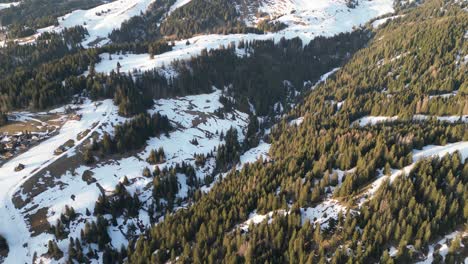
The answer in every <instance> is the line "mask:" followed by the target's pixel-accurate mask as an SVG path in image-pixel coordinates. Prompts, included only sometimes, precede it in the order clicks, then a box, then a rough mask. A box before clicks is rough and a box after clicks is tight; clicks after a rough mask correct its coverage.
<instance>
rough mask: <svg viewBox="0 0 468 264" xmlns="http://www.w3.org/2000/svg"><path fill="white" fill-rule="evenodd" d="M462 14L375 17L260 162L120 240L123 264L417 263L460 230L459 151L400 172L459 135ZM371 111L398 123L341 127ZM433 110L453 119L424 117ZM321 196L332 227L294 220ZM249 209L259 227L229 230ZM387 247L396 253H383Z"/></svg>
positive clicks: (429, 7) (432, 5)
mask: <svg viewBox="0 0 468 264" xmlns="http://www.w3.org/2000/svg"><path fill="white" fill-rule="evenodd" d="M463 8H464V4H463V3H460V2H458V3H453V2H450V3H448V2H444V1H437V0H436V1H426V2H425V3H424V4H423V5H421V6H419V7H417V8H413V9H410V10H408V11H406V12H404V13H403V14H401V17H400V18H397V19H395V20H392V21H390V22H387V24H386V25H384V26H383V27H382V28H380V29H378V30H377V33H376V35H375V36H374V37H373V40H372V41H371V43H370V44H369V45H368V46H367V47H366V48H364V49H362V50H361V51H359V52H357V53H356V54H355V55H354V56H353V58H352V59H351V60H350V61H349V62H348V63H347V64H346V65H345V66H344V67H343V68H342V69H340V70H339V71H338V72H337V73H336V74H335V76H333V77H331V79H330V80H328V81H327V82H326V84H323V85H320V86H319V87H317V88H316V89H315V90H313V91H312V92H311V93H310V95H308V96H307V97H306V98H305V99H304V102H303V103H302V104H301V105H300V106H298V107H297V108H296V109H295V110H293V111H292V113H291V117H290V118H291V119H293V118H297V117H303V121H302V123H300V124H299V125H292V126H291V125H290V124H289V123H288V122H283V123H281V124H280V125H278V127H277V128H276V129H275V130H274V131H273V133H272V138H273V139H272V141H273V146H272V150H271V151H270V155H271V160H272V161H270V162H268V161H262V160H260V161H258V162H257V163H255V164H252V165H251V166H248V167H245V168H244V169H243V170H241V171H238V172H231V173H230V174H229V175H227V176H226V177H225V179H223V180H222V181H221V182H219V183H218V184H216V185H215V187H214V188H213V189H212V190H211V192H210V193H208V194H207V195H204V196H202V197H201V198H199V199H198V201H197V202H195V203H194V205H193V206H192V207H190V208H188V209H184V210H181V211H179V212H177V213H175V214H174V215H171V216H169V217H167V218H166V219H165V220H164V221H163V222H162V223H160V224H158V225H156V226H154V227H153V228H152V229H151V230H150V231H148V232H147V234H146V235H145V236H142V237H140V239H138V240H137V241H135V243H134V244H131V246H130V247H129V248H128V254H129V261H130V262H132V263H145V262H156V263H163V262H166V261H169V260H172V261H174V260H177V261H180V262H195V263H199V262H204V261H206V260H208V262H218V261H221V260H223V261H224V262H249V263H258V262H275V263H282V262H301V263H303V262H307V263H315V262H319V263H324V262H331V263H346V262H348V263H370V262H382V263H393V262H400V263H407V262H413V261H416V260H418V259H419V260H421V259H423V258H425V257H428V256H425V255H426V254H428V253H427V252H428V248H429V246H430V245H431V243H433V241H435V240H438V239H439V238H440V237H441V236H444V235H445V234H448V233H450V232H453V231H454V230H457V229H460V228H461V229H462V230H466V226H464V225H466V222H467V220H468V215H467V212H468V211H467V208H468V204H467V203H466V201H467V198H468V197H467V188H468V187H467V185H466V184H467V182H468V178H467V177H468V171H467V163H466V162H465V160H464V159H465V158H466V154H464V155H461V154H460V153H454V154H452V155H447V156H444V157H443V158H430V159H428V160H424V161H420V162H416V163H415V164H414V162H415V160H417V159H416V156H414V153H415V152H417V150H420V149H422V148H423V147H425V146H429V145H444V144H448V143H455V142H461V141H466V140H467V139H468V130H467V126H466V123H465V122H463V121H461V118H462V115H467V114H468V112H467V110H468V109H467V107H468V97H467V92H468V90H467V89H468V88H467V84H468V83H467V80H466V73H467V66H466V61H465V60H464V59H463V57H462V56H463V54H466V53H467V51H468V45H467V42H466V28H467V21H468V15H467V13H466V11H464V10H463ZM460 54H461V55H460ZM444 94H451V95H450V96H443V95H444ZM378 115H380V116H388V117H391V116H395V115H397V116H398V119H397V120H396V121H388V122H384V123H381V124H377V125H367V126H360V125H359V124H356V123H355V122H354V121H356V120H358V119H359V118H361V117H365V116H378ZM415 115H419V116H421V115H424V116H425V117H427V118H428V119H421V118H420V119H418V121H415V120H413V118H415ZM444 115H452V116H453V115H455V116H459V121H455V122H453V123H448V122H442V121H438V120H437V119H436V118H435V117H440V116H444ZM431 116H433V117H434V119H430V117H431ZM301 120H302V119H301ZM358 121H359V120H358ZM408 166H409V167H408ZM400 170H401V172H399V171H400ZM337 171H348V172H347V173H345V175H344V176H341V177H338V175H337ZM400 174H402V175H400ZM385 175H389V176H390V175H392V177H390V179H391V180H390V181H383V182H382V183H381V185H379V186H380V188H378V189H377V190H376V191H375V192H373V193H372V197H371V199H370V200H368V199H369V196H370V195H371V194H370V193H368V192H367V191H366V190H367V189H368V188H370V185H369V184H370V183H372V182H373V181H374V180H376V179H378V178H379V177H380V178H381V177H386V176H385ZM339 178H341V179H339ZM377 187H378V186H377ZM330 199H332V200H330ZM330 201H338V203H340V204H342V206H343V207H344V208H345V209H344V210H342V211H341V212H340V213H339V214H338V217H337V218H336V219H333V220H329V221H327V223H326V225H325V226H320V224H318V223H319V222H316V220H317V219H315V218H314V219H309V220H308V219H307V217H306V215H305V214H304V212H305V211H307V210H312V209H313V208H315V207H317V206H320V204H322V203H327V202H330ZM308 208H309V209H308ZM310 208H312V209H310ZM252 212H256V214H259V215H265V214H268V213H269V212H274V213H273V217H272V220H270V221H268V223H267V222H266V221H265V222H263V223H261V224H258V225H255V224H250V226H249V227H248V231H245V229H240V228H239V227H238V225H239V224H241V223H242V222H244V221H246V220H248V219H249V214H251V213H252ZM311 222H312V224H311ZM314 222H315V224H314ZM457 239H458V240H457ZM460 239H462V238H461V237H458V238H456V239H455V240H453V241H452V244H451V246H450V250H449V253H448V255H447V256H446V257H445V261H447V262H448V263H461V262H463V260H464V258H465V257H466V251H464V250H463V249H461V248H460V247H459V246H458V245H457V243H460V242H459V241H460ZM463 239H465V240H466V238H463ZM391 248H394V249H395V250H396V251H395V252H397V253H395V252H392V254H391V256H390V253H389V252H390V249H391ZM430 257H431V258H432V257H434V259H438V260H441V259H443V258H442V257H441V256H440V255H437V253H436V254H435V255H434V256H432V255H431V256H430Z"/></svg>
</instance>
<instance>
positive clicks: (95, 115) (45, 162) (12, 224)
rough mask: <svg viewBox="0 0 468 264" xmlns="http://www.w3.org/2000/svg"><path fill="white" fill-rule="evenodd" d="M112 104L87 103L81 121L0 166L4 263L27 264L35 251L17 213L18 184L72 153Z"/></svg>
mask: <svg viewBox="0 0 468 264" xmlns="http://www.w3.org/2000/svg"><path fill="white" fill-rule="evenodd" d="M112 106H113V104H112V101H111V100H106V101H104V102H103V103H102V104H101V105H99V106H97V107H94V105H93V104H92V103H91V102H90V101H88V102H87V104H85V105H84V106H83V108H82V110H80V111H79V113H81V114H82V118H81V120H80V121H76V120H72V121H68V122H67V123H65V125H64V126H63V127H62V128H61V129H60V132H59V134H58V135H56V136H54V137H52V138H50V139H48V140H46V141H44V142H42V143H41V144H39V145H38V146H35V147H34V148H32V149H30V150H29V151H27V152H26V153H23V154H22V155H20V156H18V157H16V158H14V159H12V160H10V161H9V162H7V163H6V164H4V165H3V166H2V167H0V216H1V217H0V234H1V235H2V236H4V237H5V238H6V239H7V242H8V245H9V247H10V252H9V254H8V257H7V258H6V259H5V261H4V263H5V264H8V263H28V262H30V261H31V259H32V257H33V253H34V250H35V248H33V247H31V245H28V242H29V240H30V232H29V229H28V227H27V225H26V223H25V221H24V219H23V217H22V215H21V214H20V212H19V211H18V210H16V208H15V206H14V204H13V202H12V196H13V194H14V193H16V191H17V190H18V189H19V188H20V187H21V185H22V184H23V183H24V182H25V181H26V180H28V179H29V178H31V177H34V175H36V174H37V173H38V172H40V171H41V170H42V169H44V168H46V167H47V166H49V165H50V164H52V163H53V162H54V161H56V160H57V159H59V158H61V157H63V156H64V155H68V154H69V153H72V152H73V151H74V150H75V149H76V147H78V146H79V145H81V144H82V143H83V142H84V141H85V140H87V139H88V138H89V137H90V136H91V135H92V133H93V132H94V131H96V129H98V128H99V124H101V123H102V122H103V121H104V120H106V119H107V118H108V117H109V115H110V113H111V110H112ZM93 124H97V125H96V126H94V128H93V129H91V132H90V133H88V134H87V136H85V137H84V138H82V139H81V140H80V141H78V142H77V143H76V144H75V146H74V147H72V148H70V149H69V150H67V151H66V152H64V153H62V154H61V155H57V156H55V155H54V150H55V149H56V148H58V147H59V146H61V145H62V144H64V143H65V142H66V141H68V140H69V139H75V138H76V136H77V134H78V133H80V132H82V131H84V130H86V129H89V128H91V127H92V126H93ZM19 163H22V164H24V165H25V166H26V167H25V169H23V170H22V171H19V172H15V171H14V168H15V166H17V165H18V164H19Z"/></svg>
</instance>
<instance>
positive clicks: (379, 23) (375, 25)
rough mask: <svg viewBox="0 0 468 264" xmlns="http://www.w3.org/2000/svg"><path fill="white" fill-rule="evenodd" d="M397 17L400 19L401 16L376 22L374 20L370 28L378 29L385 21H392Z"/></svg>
mask: <svg viewBox="0 0 468 264" xmlns="http://www.w3.org/2000/svg"><path fill="white" fill-rule="evenodd" d="M398 17H401V15H398V16H391V17H385V18H381V19H377V20H375V21H374V22H372V27H373V28H378V27H380V26H381V25H383V24H385V23H386V22H387V21H389V20H393V19H395V18H398Z"/></svg>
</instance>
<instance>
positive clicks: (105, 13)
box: [39, 0, 154, 46]
mask: <svg viewBox="0 0 468 264" xmlns="http://www.w3.org/2000/svg"><path fill="white" fill-rule="evenodd" d="M153 1H154V0H117V1H113V2H110V3H107V4H103V5H100V6H97V7H95V8H92V9H89V10H76V11H73V12H71V13H69V14H67V15H65V16H63V17H59V18H58V23H59V26H57V27H54V26H52V27H48V28H44V29H41V30H39V32H46V31H61V30H62V29H63V28H67V27H73V26H79V25H81V26H84V27H85V28H86V29H87V30H88V32H89V36H88V37H87V38H86V39H85V40H84V42H83V44H84V45H85V46H94V45H103V44H105V43H107V42H108V39H107V36H108V34H109V33H110V32H111V31H112V30H113V29H115V28H119V27H120V25H121V24H122V22H124V21H125V20H127V19H129V18H131V17H133V16H136V15H139V14H140V13H141V12H144V11H145V10H146V9H147V8H148V6H149V5H150V4H151V3H153Z"/></svg>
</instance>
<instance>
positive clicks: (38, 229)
mask: <svg viewBox="0 0 468 264" xmlns="http://www.w3.org/2000/svg"><path fill="white" fill-rule="evenodd" d="M48 211H49V208H47V207H43V208H40V209H39V210H37V211H36V212H35V213H34V214H27V215H25V217H24V219H25V220H26V222H27V223H28V224H29V231H31V236H38V235H40V234H42V233H44V232H48V231H49V230H50V224H49V221H47V212H48Z"/></svg>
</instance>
